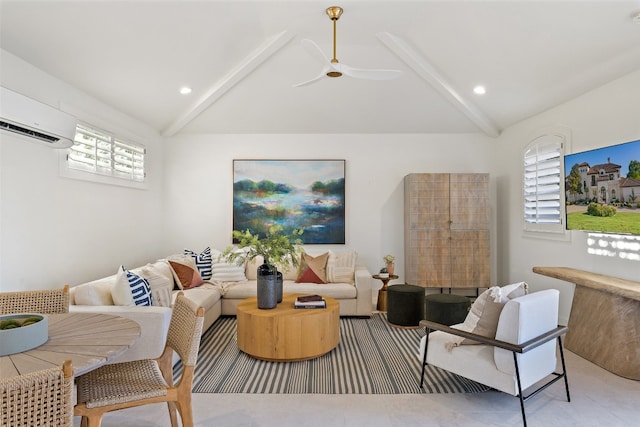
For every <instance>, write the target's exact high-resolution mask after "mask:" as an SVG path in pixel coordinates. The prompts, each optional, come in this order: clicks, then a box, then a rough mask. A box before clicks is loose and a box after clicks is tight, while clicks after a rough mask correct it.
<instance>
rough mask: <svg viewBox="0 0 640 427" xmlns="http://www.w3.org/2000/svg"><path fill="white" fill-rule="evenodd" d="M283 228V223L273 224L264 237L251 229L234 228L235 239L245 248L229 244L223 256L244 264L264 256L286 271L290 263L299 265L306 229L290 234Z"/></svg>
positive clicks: (295, 265)
mask: <svg viewBox="0 0 640 427" xmlns="http://www.w3.org/2000/svg"><path fill="white" fill-rule="evenodd" d="M282 230H283V227H282V226H281V225H272V226H271V227H269V230H267V233H266V236H265V237H263V238H262V239H261V238H260V237H259V236H258V235H257V234H251V232H250V231H249V230H245V231H237V230H233V239H234V240H237V241H238V247H240V248H243V249H244V250H238V248H237V247H236V246H229V247H227V248H226V249H225V250H224V252H223V253H222V257H223V258H224V259H226V260H227V261H229V262H235V263H236V264H237V265H242V264H243V263H244V262H245V261H246V260H252V259H254V258H256V257H257V256H262V257H263V258H264V259H265V261H266V262H267V263H269V264H270V265H275V266H277V267H279V268H280V269H283V270H284V271H286V270H288V268H289V263H291V264H293V266H294V267H297V266H298V264H299V261H300V259H299V257H298V255H299V253H300V251H301V247H300V245H302V240H301V239H300V236H302V233H303V232H304V230H302V229H300V230H293V231H292V232H291V234H290V235H287V234H283V233H282Z"/></svg>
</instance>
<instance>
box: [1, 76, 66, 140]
mask: <svg viewBox="0 0 640 427" xmlns="http://www.w3.org/2000/svg"><path fill="white" fill-rule="evenodd" d="M0 130H2V131H3V132H8V133H11V134H12V135H21V136H23V137H25V138H28V139H29V140H30V141H33V142H40V143H42V144H45V145H47V146H48V147H51V148H69V147H71V146H72V145H73V139H74V138H75V134H76V118H75V117H73V116H71V115H69V114H67V113H65V112H63V111H60V110H58V109H56V108H53V107H51V106H49V105H46V104H43V103H41V102H38V101H36V100H34V99H32V98H29V97H26V96H24V95H21V94H19V93H17V92H14V91H12V90H9V89H7V88H4V87H1V86H0Z"/></svg>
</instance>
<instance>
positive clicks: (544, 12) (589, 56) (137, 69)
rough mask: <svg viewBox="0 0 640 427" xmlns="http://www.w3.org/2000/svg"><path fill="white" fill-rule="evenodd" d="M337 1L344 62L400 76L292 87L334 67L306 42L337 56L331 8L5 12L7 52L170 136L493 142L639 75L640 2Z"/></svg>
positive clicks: (165, 6)
mask: <svg viewBox="0 0 640 427" xmlns="http://www.w3.org/2000/svg"><path fill="white" fill-rule="evenodd" d="M335 4H338V5H340V6H342V7H343V8H344V14H343V15H342V18H341V19H340V20H339V21H338V26H337V36H338V46H337V57H338V59H339V60H340V61H341V62H343V63H345V64H348V65H350V66H352V67H359V68H391V69H400V70H402V71H403V72H404V73H403V75H402V76H401V77H400V78H399V79H396V80H391V81H369V80H356V79H353V78H349V77H341V78H338V79H329V78H326V79H323V80H321V81H320V82H318V83H317V84H314V85H311V86H307V87H300V88H294V87H292V85H293V84H295V83H299V82H302V81H306V80H309V79H311V78H313V77H315V76H316V75H317V74H318V73H319V71H320V69H321V67H322V66H321V64H319V63H317V62H316V61H315V59H314V58H312V57H311V56H310V55H309V54H308V53H307V52H306V51H305V50H304V49H303V48H302V47H301V45H300V40H302V39H304V38H309V39H312V40H314V41H315V42H316V43H317V44H318V45H319V46H320V47H321V48H322V50H323V51H324V52H325V54H326V55H327V56H329V57H330V56H331V49H332V31H333V29H332V23H331V21H330V20H329V18H328V17H327V16H326V14H325V9H326V8H327V7H328V6H332V5H334V2H326V1H312V0H298V1H289V2H285V1H267V0H262V1H259V0H254V1H230V0H228V1H217V0H200V1H184V0H183V1H178V0H173V1H172V0H164V1H161V0H157V1H142V0H138V1H136V0H129V1H117V2H116V1H89V0H86V1H78V0H76V1H56V0H49V1H33V0H14V1H10V0H0V28H1V30H0V47H2V49H4V50H6V51H8V52H11V53H13V54H15V55H17V56H18V57H21V58H22V59H24V60H26V61H27V62H29V63H31V64H33V65H35V66H37V67H38V68H40V69H42V70H44V71H46V72H48V73H49V74H51V75H53V76H56V77H58V78H60V79H61V80H63V81H66V82H67V83H70V84H72V85H73V86H75V87H77V88H79V89H81V90H83V91H85V92H87V93H89V94H91V95H93V96H94V97H96V98H98V99H100V100H102V101H103V102H105V103H107V104H109V105H111V106H113V107H115V108H117V109H118V110H121V111H122V112H124V113H127V114H129V115H130V116H133V117H135V118H138V119H139V120H141V121H143V122H145V123H147V124H149V125H150V126H152V127H153V128H155V129H157V130H158V131H159V132H163V133H164V134H165V135H173V134H176V133H460V132H485V133H487V134H488V135H494V136H495V135H496V134H498V133H499V132H500V131H501V130H502V129H504V128H506V127H508V126H510V125H512V124H514V123H516V122H518V121H520V120H523V119H525V118H527V117H529V116H531V115H534V114H537V113H539V112H541V111H544V110H546V109H548V108H550V107H553V106H555V105H558V104H560V103H562V102H564V101H567V100H569V99H571V98H574V97H576V96H578V95H580V94H582V93H584V92H586V91H588V90H590V89H593V88H595V87H598V86H600V85H602V84H604V83H606V82H609V81H611V80H614V79H616V78H618V77H621V76H623V75H625V74H627V73H630V72H632V71H634V70H637V69H640V23H636V22H634V20H633V19H632V18H631V15H632V14H633V13H634V12H640V0H620V1H618V0H601V1H575V0H573V1H559V0H554V1H550V0H547V1H543V0H538V1H519V0H503V1H481V0H476V1H459V0H448V1H429V0H426V1H364V0H359V1H357V0H351V1H348V0H345V1H339V2H336V3H335ZM477 84H483V85H485V86H486V87H487V94H486V95H484V96H482V97H479V96H477V95H474V94H473V92H472V89H473V87H474V86H475V85H477ZM183 85H188V86H190V87H192V88H193V93H191V94H190V95H188V96H183V95H180V94H179V93H178V89H179V88H180V87H181V86H183Z"/></svg>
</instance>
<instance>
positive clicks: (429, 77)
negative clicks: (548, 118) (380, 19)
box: [377, 32, 500, 138]
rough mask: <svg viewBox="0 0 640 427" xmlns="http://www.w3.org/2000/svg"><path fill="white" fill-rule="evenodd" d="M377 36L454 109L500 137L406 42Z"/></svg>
mask: <svg viewBox="0 0 640 427" xmlns="http://www.w3.org/2000/svg"><path fill="white" fill-rule="evenodd" d="M377 36H378V39H379V40H380V41H381V42H382V43H383V44H384V45H385V46H386V47H387V48H388V49H389V50H390V51H391V52H393V53H394V54H395V55H397V56H398V57H399V58H400V59H401V60H402V61H404V62H405V63H406V64H407V65H408V66H409V67H411V68H412V69H413V71H415V72H416V73H417V74H418V76H419V77H420V78H421V79H423V80H425V81H426V82H427V83H429V84H430V85H431V86H433V88H434V89H435V90H436V91H438V92H439V93H440V94H441V95H442V96H444V97H445V99H446V100H447V101H449V102H450V103H451V104H452V105H453V106H454V107H456V108H458V109H459V110H460V111H462V112H463V113H464V114H465V115H466V116H467V117H468V118H469V120H471V121H472V122H473V123H474V124H475V125H476V126H477V127H478V128H479V129H481V130H482V131H483V132H484V133H485V134H487V135H488V136H491V137H494V138H495V137H497V136H499V135H500V129H499V128H498V127H497V126H496V125H495V124H494V123H493V122H492V121H491V119H489V118H488V117H487V116H486V115H485V114H484V113H483V112H482V111H480V109H479V108H478V107H476V106H475V105H473V104H472V103H471V102H469V101H467V100H466V99H464V98H463V97H462V96H461V95H460V94H459V93H458V92H456V90H455V89H454V88H453V86H452V85H451V84H450V83H449V82H448V81H447V80H446V79H445V78H444V77H443V76H442V74H440V73H439V72H438V70H437V69H436V68H435V67H434V66H433V65H431V64H430V63H429V62H428V61H427V60H425V59H424V58H423V57H422V56H421V55H420V54H419V53H418V52H417V51H416V50H415V49H413V48H412V47H411V46H409V44H408V43H407V42H406V41H404V40H403V39H402V38H400V37H398V36H394V35H392V34H390V33H387V32H382V33H378V34H377Z"/></svg>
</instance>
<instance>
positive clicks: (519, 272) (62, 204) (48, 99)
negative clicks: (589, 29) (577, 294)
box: [0, 2, 640, 324]
mask: <svg viewBox="0 0 640 427" xmlns="http://www.w3.org/2000/svg"><path fill="white" fill-rule="evenodd" d="M627 3H633V2H627ZM636 6H637V5H636ZM629 12H630V10H629ZM345 13H348V12H345ZM3 19H4V18H3ZM318 19H326V18H323V17H322V16H320V18H318ZM621 19H622V18H621ZM323 23H325V22H323ZM341 24H342V23H341ZM303 54H304V53H303ZM0 55H1V60H0V75H1V76H2V77H1V83H2V86H4V87H7V88H10V89H12V90H15V91H17V92H20V93H23V94H24V95H27V96H30V97H32V98H34V99H37V100H39V101H41V102H43V103H46V104H49V105H52V106H56V107H60V106H61V107H62V108H63V109H64V108H66V109H67V110H68V111H74V112H75V113H77V114H76V115H77V116H78V118H80V119H82V120H83V121H87V122H90V123H93V124H95V125H96V126H99V127H108V128H110V129H111V130H113V131H114V132H120V133H122V134H123V135H132V136H133V137H135V138H136V139H137V140H142V141H143V142H144V145H145V147H146V149H147V158H146V162H147V181H146V189H143V190H139V189H131V188H127V187H124V186H114V185H105V184H96V183H92V182H87V181H81V180H74V179H68V178H65V177H62V176H61V174H60V167H61V166H60V164H61V162H62V161H61V159H60V157H61V153H60V152H59V151H58V150H51V149H49V148H47V147H44V146H42V145H39V144H33V143H27V142H25V141H24V140H22V139H19V138H15V137H10V136H7V135H6V134H4V133H3V134H2V135H1V136H0V138H1V144H0V165H1V173H0V188H1V190H2V191H1V194H0V234H1V236H2V242H1V245H0V287H1V288H2V290H3V291H17V290H36V289H42V288H56V287H61V286H63V285H64V284H69V285H71V286H74V285H77V284H80V283H83V282H86V281H89V280H93V279H97V278H100V277H104V276H107V275H111V274H114V273H115V272H116V269H117V268H118V266H119V265H121V264H123V265H125V266H137V265H143V264H145V263H147V262H150V261H153V260H155V259H157V258H161V257H163V256H166V255H168V254H171V253H176V252H180V251H182V250H183V249H184V248H190V249H193V250H198V251H199V250H202V249H203V248H205V247H206V246H211V247H213V248H218V249H223V248H225V247H226V246H228V245H229V244H230V243H231V230H232V227H233V225H232V224H233V221H232V191H233V170H232V161H233V160H234V159H345V160H346V194H347V202H346V203H347V207H346V218H345V219H346V223H347V229H346V239H345V241H346V244H345V245H329V246H325V245H322V246H317V247H310V248H309V251H311V252H320V251H324V250H325V249H332V250H337V251H340V250H344V249H354V250H356V251H357V252H358V255H359V260H360V262H361V263H363V264H365V265H366V266H367V267H368V269H369V271H371V272H375V271H377V270H378V269H379V268H380V267H382V257H383V256H384V255H385V254H387V253H393V254H395V255H396V256H397V259H396V274H398V275H399V276H400V279H399V283H401V282H402V278H403V273H404V272H403V262H404V255H403V253H404V240H403V233H404V224H403V178H404V176H405V175H407V174H409V173H415V172H442V173H446V172H465V173H489V174H490V199H491V209H490V210H491V227H490V229H491V250H492V256H491V271H492V280H491V283H492V284H495V285H501V284H507V283H513V282H518V281H526V282H527V283H529V284H530V286H531V287H532V289H533V290H542V289H547V288H556V289H559V290H560V319H559V320H560V323H564V324H566V322H567V321H568V319H569V314H570V308H571V301H572V296H573V289H574V285H573V284H571V283H566V282H562V281H558V280H555V279H551V278H547V277H543V276H540V275H538V274H535V273H533V271H532V268H533V267H534V266H569V267H573V268H577V269H582V270H586V271H592V272H597V273H600V274H605V275H611V276H614V277H620V278H623V279H628V280H634V281H638V280H639V279H640V276H639V274H638V271H640V268H639V267H640V264H639V262H638V261H634V260H630V259H622V258H620V257H605V256H599V255H595V254H592V253H589V252H588V235H587V233H584V232H580V231H570V232H565V233H563V234H562V236H561V237H560V238H557V239H551V238H545V237H544V236H542V237H540V236H534V235H531V234H530V233H529V234H527V233H524V232H523V226H522V223H523V219H522V218H523V213H522V185H521V183H522V156H523V150H524V147H525V146H526V145H527V144H528V143H529V142H531V141H532V140H533V139H534V138H535V137H536V136H537V135H540V134H541V133H543V132H545V131H547V130H548V129H550V128H556V127H561V128H563V129H568V130H569V133H570V151H569V152H578V151H584V150H589V149H594V148H599V147H602V146H606V145H613V144H618V143H623V142H628V141H633V140H637V139H640V121H639V120H638V117H639V116H640V114H639V113H640V110H639V106H638V99H640V69H639V68H638V67H637V66H636V67H635V68H633V69H629V70H627V71H625V72H624V73H622V74H621V75H620V77H618V78H615V79H613V80H611V81H603V82H601V84H598V85H596V86H594V88H592V89H589V90H588V91H585V93H582V94H579V95H578V96H576V97H574V98H572V99H569V100H562V101H561V102H559V103H558V104H557V105H555V106H553V107H551V108H549V109H547V110H546V111H541V112H539V113H536V114H534V115H533V116H531V117H527V118H524V119H523V120H521V121H519V122H517V123H515V124H513V125H510V126H509V127H507V128H505V129H503V130H502V132H501V133H500V135H499V136H497V137H492V136H488V135H486V134H485V133H483V132H481V131H468V132H462V133H453V132H452V133H447V132H440V133H366V132H358V133H334V132H332V131H331V128H330V125H331V124H330V123H329V124H327V127H328V129H327V131H326V132H325V133H319V132H318V133H286V132H282V133H270V132H264V133H244V132H237V133H231V134H229V133H206V134H177V135H174V136H171V137H164V136H162V135H161V133H160V131H159V130H158V129H155V128H153V127H151V126H150V125H149V124H146V123H144V122H142V121H140V120H137V119H136V118H134V117H132V116H129V115H127V114H125V113H123V112H122V111H119V110H118V109H116V108H114V107H112V106H110V105H108V104H107V103H106V102H104V101H103V100H100V99H97V98H95V97H93V96H91V95H89V94H88V93H86V92H85V91H83V90H80V89H78V88H77V87H75V86H72V85H71V84H69V83H68V82H64V81H62V80H60V79H58V78H57V77H55V76H54V75H53V74H51V73H48V72H46V71H44V70H41V69H39V68H37V67H35V66H34V65H32V64H30V63H29V62H27V61H25V60H24V59H21V58H20V55H19V52H9V51H7V50H4V49H3V50H2V51H0ZM324 83H331V82H324ZM171 90H173V88H171ZM291 120H295V118H292V119H291ZM345 120H346V119H345Z"/></svg>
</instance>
